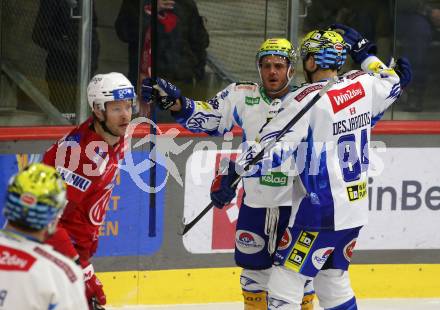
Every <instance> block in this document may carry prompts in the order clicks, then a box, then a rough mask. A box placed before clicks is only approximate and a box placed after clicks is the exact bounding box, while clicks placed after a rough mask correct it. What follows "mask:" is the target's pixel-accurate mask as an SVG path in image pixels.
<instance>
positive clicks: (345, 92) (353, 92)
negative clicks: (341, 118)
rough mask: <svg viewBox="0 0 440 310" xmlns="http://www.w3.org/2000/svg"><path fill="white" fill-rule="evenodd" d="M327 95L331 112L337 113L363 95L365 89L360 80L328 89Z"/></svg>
mask: <svg viewBox="0 0 440 310" xmlns="http://www.w3.org/2000/svg"><path fill="white" fill-rule="evenodd" d="M327 95H328V97H329V99H330V102H331V104H332V108H333V112H334V113H338V112H339V111H341V110H342V109H344V108H346V107H348V106H350V105H351V104H353V103H354V102H356V101H358V100H359V99H362V98H363V97H365V90H364V88H363V87H362V84H361V83H360V82H356V83H354V84H351V85H348V86H347V87H344V88H341V89H334V90H329V91H328V92H327Z"/></svg>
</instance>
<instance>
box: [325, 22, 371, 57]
mask: <svg viewBox="0 0 440 310" xmlns="http://www.w3.org/2000/svg"><path fill="white" fill-rule="evenodd" d="M330 29H331V30H333V31H336V32H338V33H339V34H340V35H342V37H343V38H344V41H345V43H347V45H348V48H349V52H350V56H351V58H353V60H354V62H355V63H357V64H361V63H362V62H363V61H364V60H365V59H366V58H367V57H368V56H370V55H374V54H376V53H377V46H376V44H374V43H373V42H370V41H369V40H368V39H367V38H365V37H364V36H362V35H361V34H360V33H359V32H357V31H356V30H354V29H353V28H350V27H348V26H346V25H343V24H333V25H331V26H330Z"/></svg>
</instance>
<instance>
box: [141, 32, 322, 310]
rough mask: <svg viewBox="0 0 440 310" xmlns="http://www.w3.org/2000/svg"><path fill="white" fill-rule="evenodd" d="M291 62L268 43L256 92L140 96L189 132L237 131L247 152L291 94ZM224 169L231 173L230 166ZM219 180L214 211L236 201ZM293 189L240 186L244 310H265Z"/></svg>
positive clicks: (234, 88) (162, 87)
mask: <svg viewBox="0 0 440 310" xmlns="http://www.w3.org/2000/svg"><path fill="white" fill-rule="evenodd" d="M296 60H297V53H296V50H295V48H294V47H293V46H292V44H291V43H290V42H289V41H288V40H286V39H282V38H273V39H268V40H266V41H265V42H264V43H263V44H262V45H261V47H260V49H259V51H258V53H257V56H256V65H257V69H258V72H259V74H260V78H261V82H262V84H261V86H260V85H258V84H257V83H252V82H242V83H233V84H231V85H229V86H228V87H226V88H225V89H223V90H222V91H220V92H219V93H218V94H217V95H216V96H215V97H214V98H212V99H210V100H208V101H207V102H205V101H194V100H193V99H190V98H185V97H183V96H182V94H181V93H180V90H179V89H177V88H176V87H175V86H174V85H172V84H170V83H169V82H167V81H165V80H163V79H157V80H152V79H146V80H144V81H143V85H142V95H143V97H144V99H145V100H146V101H149V100H151V99H152V96H153V92H154V89H156V90H157V91H158V92H159V96H158V101H159V102H158V104H159V106H160V107H161V108H162V109H165V110H168V109H169V110H170V111H171V112H172V115H173V116H174V118H175V119H176V121H177V122H178V123H180V124H181V125H183V126H184V127H186V128H188V129H189V130H191V131H192V132H205V133H208V134H210V135H213V136H220V135H223V134H224V133H226V132H228V131H230V130H231V129H232V128H233V126H234V125H235V126H239V127H241V128H242V129H243V142H244V143H243V144H242V145H243V149H244V150H246V149H247V145H246V141H252V142H253V141H255V140H256V139H257V135H258V131H259V129H260V128H261V126H262V125H264V124H265V123H267V122H268V121H269V120H270V119H271V118H273V117H274V116H275V115H276V113H277V112H278V108H279V106H280V104H281V103H282V102H283V101H284V100H285V98H286V96H287V95H288V94H289V93H291V92H292V88H291V87H290V85H289V84H290V81H291V79H292V77H293V75H294V70H295V69H294V68H295V63H296ZM229 167H230V168H233V164H230V165H229ZM223 178H228V175H218V176H217V177H216V179H215V181H214V182H213V186H212V188H211V199H212V200H213V202H214V205H215V206H216V207H218V208H222V207H224V206H225V205H228V204H229V202H230V201H231V200H232V199H233V197H234V195H235V188H233V189H230V188H229V187H225V186H224V184H225V180H222V179H223ZM226 182H227V180H226ZM292 183H293V181H292V178H288V176H286V175H283V174H282V173H280V172H274V174H273V175H271V176H270V177H264V178H261V179H246V180H245V181H244V184H243V187H244V192H245V195H244V201H243V202H242V204H241V208H240V212H239V217H238V222H237V227H236V236H235V239H236V240H235V241H236V242H235V244H236V247H235V261H236V263H237V265H238V266H240V267H242V268H243V271H242V274H241V279H240V282H241V286H242V290H243V296H244V302H245V309H267V303H266V294H267V293H266V290H267V281H268V278H269V274H270V268H271V266H272V262H273V252H274V250H275V248H276V243H277V240H279V239H280V238H281V237H282V233H283V231H284V229H285V227H287V223H288V219H289V216H290V211H291V207H290V206H291V184H292ZM249 236H250V238H248V237H249ZM250 239H252V240H250ZM254 241H255V246H251V244H250V242H254ZM313 293H314V292H313V287H312V286H310V287H307V288H306V294H305V297H304V305H303V309H304V310H306V309H313V306H312V303H311V300H312V299H313V296H314V294H313Z"/></svg>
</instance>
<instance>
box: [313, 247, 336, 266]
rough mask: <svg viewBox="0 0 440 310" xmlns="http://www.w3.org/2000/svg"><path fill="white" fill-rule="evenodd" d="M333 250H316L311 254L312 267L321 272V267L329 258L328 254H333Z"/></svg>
mask: <svg viewBox="0 0 440 310" xmlns="http://www.w3.org/2000/svg"><path fill="white" fill-rule="evenodd" d="M334 249H335V248H330V247H329V248H322V249H317V250H316V251H315V252H313V255H312V263H313V266H315V268H316V269H318V270H321V268H322V266H324V263H325V262H326V260H327V259H328V257H329V256H330V254H332V253H333V250H334Z"/></svg>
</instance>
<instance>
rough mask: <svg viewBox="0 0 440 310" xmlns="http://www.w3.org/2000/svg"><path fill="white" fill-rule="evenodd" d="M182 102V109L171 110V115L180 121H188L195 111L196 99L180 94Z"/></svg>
mask: <svg viewBox="0 0 440 310" xmlns="http://www.w3.org/2000/svg"><path fill="white" fill-rule="evenodd" d="M180 104H181V106H182V109H181V110H180V111H179V112H173V111H171V115H172V116H173V117H174V119H175V120H176V121H177V122H178V123H182V122H186V120H187V119H188V118H189V117H190V116H191V115H192V113H193V112H194V100H192V99H190V98H186V97H184V96H180Z"/></svg>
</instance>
